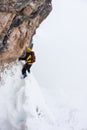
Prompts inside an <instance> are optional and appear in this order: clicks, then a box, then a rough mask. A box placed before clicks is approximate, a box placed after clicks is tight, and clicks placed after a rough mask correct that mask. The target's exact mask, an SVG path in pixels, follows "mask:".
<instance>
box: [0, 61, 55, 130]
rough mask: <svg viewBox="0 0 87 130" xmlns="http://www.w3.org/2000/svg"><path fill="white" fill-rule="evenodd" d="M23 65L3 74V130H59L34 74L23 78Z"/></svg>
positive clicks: (0, 129) (0, 114)
mask: <svg viewBox="0 0 87 130" xmlns="http://www.w3.org/2000/svg"><path fill="white" fill-rule="evenodd" d="M21 68H22V66H21V64H20V63H16V64H15V65H14V64H11V65H10V68H7V69H6V70H5V71H4V73H2V74H1V77H2V80H1V82H0V130H56V129H57V126H56V123H55V119H54V117H53V115H52V113H51V112H50V111H49V109H48V107H47V105H46V103H45V101H44V99H43V96H42V92H41V90H40V87H39V85H38V83H37V81H36V80H35V78H34V77H33V75H32V74H28V77H27V78H25V79H22V78H21Z"/></svg>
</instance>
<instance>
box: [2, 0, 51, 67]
mask: <svg viewBox="0 0 87 130" xmlns="http://www.w3.org/2000/svg"><path fill="white" fill-rule="evenodd" d="M51 10H52V4H51V0H0V67H1V66H3V65H4V64H5V63H9V62H12V61H14V60H16V59H17V58H18V57H20V56H21V55H22V53H23V51H24V50H25V48H26V47H27V46H30V45H31V43H32V38H33V35H34V34H35V31H36V29H37V27H38V26H39V25H40V24H41V22H42V21H43V20H44V19H45V18H46V17H47V16H48V15H49V13H50V12H51Z"/></svg>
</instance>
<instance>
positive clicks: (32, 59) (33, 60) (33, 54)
mask: <svg viewBox="0 0 87 130" xmlns="http://www.w3.org/2000/svg"><path fill="white" fill-rule="evenodd" d="M30 54H31V62H32V63H34V62H35V61H36V57H35V53H34V52H33V51H31V52H30Z"/></svg>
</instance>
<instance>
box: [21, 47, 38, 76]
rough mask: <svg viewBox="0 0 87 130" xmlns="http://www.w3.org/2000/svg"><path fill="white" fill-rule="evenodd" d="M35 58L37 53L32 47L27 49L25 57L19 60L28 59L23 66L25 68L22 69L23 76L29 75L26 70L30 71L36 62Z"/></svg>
mask: <svg viewBox="0 0 87 130" xmlns="http://www.w3.org/2000/svg"><path fill="white" fill-rule="evenodd" d="M35 59H36V58H35V53H34V51H32V50H31V49H30V48H27V49H26V54H25V56H24V57H20V58H19V60H25V61H26V63H25V64H24V66H23V69H22V75H23V78H25V77H26V76H27V74H26V71H28V72H29V73H30V68H31V66H32V64H33V63H34V62H35Z"/></svg>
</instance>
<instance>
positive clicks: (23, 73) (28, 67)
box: [22, 63, 32, 78]
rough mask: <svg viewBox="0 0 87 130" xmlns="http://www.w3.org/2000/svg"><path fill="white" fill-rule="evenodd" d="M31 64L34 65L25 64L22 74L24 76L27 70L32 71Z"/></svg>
mask: <svg viewBox="0 0 87 130" xmlns="http://www.w3.org/2000/svg"><path fill="white" fill-rule="evenodd" d="M31 66H32V65H29V64H27V63H26V64H25V65H24V66H23V69H22V75H23V76H24V78H25V77H26V76H27V74H26V71H28V72H29V73H30V68H31Z"/></svg>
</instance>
